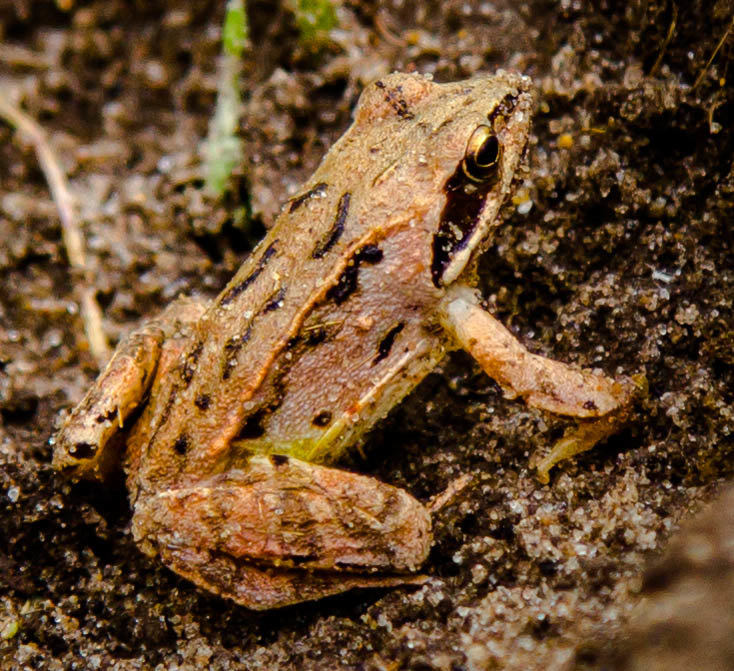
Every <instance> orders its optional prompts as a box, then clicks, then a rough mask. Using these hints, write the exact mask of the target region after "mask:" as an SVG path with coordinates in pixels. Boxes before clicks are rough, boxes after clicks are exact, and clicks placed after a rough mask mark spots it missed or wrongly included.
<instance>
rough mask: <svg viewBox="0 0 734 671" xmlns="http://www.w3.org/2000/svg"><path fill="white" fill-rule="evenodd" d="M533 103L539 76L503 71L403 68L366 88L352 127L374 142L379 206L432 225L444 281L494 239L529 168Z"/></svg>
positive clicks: (437, 271)
mask: <svg viewBox="0 0 734 671" xmlns="http://www.w3.org/2000/svg"><path fill="white" fill-rule="evenodd" d="M533 104H534V101H533V94H532V92H531V82H530V78H529V77H525V76H523V75H520V74H517V73H510V72H504V71H502V70H500V71H498V72H497V73H495V74H493V75H483V76H479V77H475V78H473V79H470V80H466V81H461V82H453V83H447V84H438V83H436V82H434V81H432V80H431V78H429V77H426V76H424V75H418V74H403V73H393V74H391V75H388V76H386V77H383V78H381V79H380V80H378V81H376V82H374V83H373V84H372V85H370V86H369V87H367V88H366V89H365V91H364V92H363V93H362V96H361V98H360V102H359V105H358V107H357V109H356V111H355V122H354V127H353V131H352V133H353V134H354V135H355V136H358V137H364V138H367V140H366V141H368V142H369V144H368V149H369V153H366V152H363V153H362V154H360V156H361V157H364V156H365V155H368V156H369V157H370V159H371V160H370V162H369V165H370V166H373V167H374V169H375V170H376V171H377V174H376V176H372V175H369V174H368V172H367V170H365V171H364V175H360V178H362V177H363V176H364V177H365V178H367V177H369V178H370V179H369V180H367V179H365V180H364V181H365V182H367V183H368V184H369V186H370V194H369V196H370V198H371V200H370V203H369V207H370V208H371V209H370V211H371V212H372V211H374V208H375V206H376V205H375V204H376V203H378V204H379V203H388V206H387V208H385V209H386V210H389V208H390V207H392V208H393V209H394V210H397V209H398V208H402V211H404V212H407V213H408V216H409V218H410V221H411V222H417V221H421V222H422V224H423V226H422V230H423V232H424V233H425V234H426V243H427V245H428V247H431V248H432V249H431V250H430V252H431V261H430V275H431V280H432V283H433V285H435V287H437V288H441V287H446V286H448V285H450V284H451V283H453V282H454V281H455V280H456V279H457V278H458V277H459V276H460V275H461V274H462V272H463V271H464V269H465V268H466V266H467V264H468V263H469V262H470V260H471V259H473V258H476V257H477V256H478V254H479V253H480V252H481V251H482V249H481V248H482V247H483V246H486V245H487V244H489V240H490V233H491V230H492V228H493V226H494V225H495V224H496V222H497V220H498V215H499V210H500V208H501V206H502V204H503V203H504V202H505V201H506V200H507V199H508V197H510V195H511V194H512V191H513V180H514V179H516V178H517V174H518V172H519V171H520V168H521V167H522V165H523V159H524V155H525V150H526V147H527V143H528V135H529V133H530V120H531V116H532V108H533ZM348 135H350V134H348ZM351 142H352V139H351V135H350V140H349V141H348V142H345V145H346V146H350V143H351ZM378 157H379V158H378ZM340 160H341V159H340ZM342 162H343V161H342ZM357 163H359V164H360V166H362V165H363V164H364V159H363V158H361V159H360V160H359V161H358V162H357ZM366 200H367V199H365V201H366ZM390 219H391V221H395V217H394V216H391V217H390ZM411 225H412V224H411Z"/></svg>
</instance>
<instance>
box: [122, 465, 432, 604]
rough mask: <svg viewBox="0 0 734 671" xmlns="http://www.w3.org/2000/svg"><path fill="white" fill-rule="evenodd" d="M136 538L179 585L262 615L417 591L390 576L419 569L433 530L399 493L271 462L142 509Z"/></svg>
mask: <svg viewBox="0 0 734 671" xmlns="http://www.w3.org/2000/svg"><path fill="white" fill-rule="evenodd" d="M133 534H134V537H135V539H136V541H137V542H138V543H140V545H141V548H142V549H143V551H145V552H147V553H148V554H151V555H154V554H158V555H160V557H161V559H162V560H163V562H164V563H166V564H167V565H168V566H169V567H170V568H171V569H173V570H174V571H176V572H177V573H179V574H180V575H182V576H184V577H186V578H188V579H189V580H191V581H193V582H195V583H196V584H198V585H200V586H202V587H205V588H206V589H208V590H210V591H213V592H215V593H218V594H221V595H222V596H226V597H228V598H231V599H233V600H235V601H237V602H238V603H240V604H242V605H245V606H247V607H249V608H255V609H264V608H276V607H279V606H285V605H288V604H292V603H297V602H300V601H307V600H310V599H318V598H321V597H324V596H328V595H330V594H336V593H339V592H343V591H345V590H348V589H352V588H354V587H368V586H387V585H395V584H401V583H406V582H415V580H416V577H413V578H411V577H410V576H406V575H403V576H400V575H397V574H399V573H401V572H407V571H412V570H415V569H417V568H418V567H419V566H420V565H421V563H422V562H423V561H424V560H425V558H426V555H427V554H428V550H429V547H430V543H431V522H430V516H429V514H428V512H427V511H426V509H425V508H424V507H423V506H422V505H421V504H420V503H419V502H418V501H416V500H415V499H414V498H412V497H411V496H410V495H409V494H408V493H407V492H405V491H403V490H401V489H398V488H396V487H392V486H390V485H387V484H385V483H382V482H379V481H378V480H375V479H373V478H369V477H366V476H363V475H356V474H354V473H349V472H347V471H341V470H338V469H334V468H328V467H325V466H320V465H315V464H310V463H308V462H304V461H300V460H297V459H290V458H287V457H283V456H278V455H276V456H270V457H266V456H253V457H252V458H251V459H250V460H249V462H248V463H247V466H246V467H245V468H243V469H238V470H233V471H230V472H228V473H222V474H220V475H216V476H213V477H211V478H209V479H207V480H204V481H202V482H200V483H197V484H196V485H195V486H191V487H185V488H180V489H172V490H169V491H165V492H161V493H160V494H158V495H155V496H152V497H150V498H147V499H144V500H142V501H139V502H138V503H137V504H136V506H135V515H134V518H133ZM378 572H379V573H378ZM380 573H382V575H381V574H380ZM385 574H387V575H385Z"/></svg>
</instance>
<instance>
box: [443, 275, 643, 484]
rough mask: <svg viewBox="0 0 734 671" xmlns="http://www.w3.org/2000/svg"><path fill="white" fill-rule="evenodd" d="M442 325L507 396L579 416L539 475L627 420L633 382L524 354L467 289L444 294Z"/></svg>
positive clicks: (635, 390)
mask: <svg viewBox="0 0 734 671" xmlns="http://www.w3.org/2000/svg"><path fill="white" fill-rule="evenodd" d="M439 316H440V319H441V323H442V325H443V326H444V328H446V329H447V330H448V331H449V332H450V333H451V334H452V335H453V336H454V338H455V339H456V340H457V342H458V343H459V344H460V345H461V346H462V347H463V348H464V349H466V350H467V351H468V352H469V353H470V354H471V355H472V356H473V357H474V358H475V359H476V360H477V361H478V363H479V364H480V365H481V366H482V368H483V369H484V370H485V372H486V373H487V374H488V375H489V376H490V377H492V378H493V379H494V380H495V381H496V382H497V383H498V384H499V385H500V387H502V389H503V390H504V392H505V394H506V395H508V396H509V397H511V398H515V397H517V396H520V397H522V398H523V399H524V400H525V402H526V403H528V405H531V406H533V407H535V408H539V409H542V410H548V411H550V412H554V413H558V414H562V415H570V416H572V417H576V418H579V420H580V421H579V422H578V425H577V426H576V427H573V428H572V429H570V430H568V431H566V434H565V435H564V437H563V438H562V439H561V440H560V441H558V443H556V444H555V445H554V446H553V448H552V450H551V452H550V454H548V455H547V456H546V457H544V458H543V459H541V460H539V461H538V462H537V463H536V468H537V470H538V477H539V479H540V480H541V481H542V482H548V472H549V471H550V469H551V468H552V467H553V466H554V465H555V464H556V463H558V462H559V461H561V460H563V459H566V458H568V457H571V456H573V455H575V454H578V453H579V452H584V451H586V450H589V449H591V448H592V447H593V446H594V445H595V444H596V443H598V442H599V441H600V440H603V439H604V438H606V437H608V436H610V435H612V434H614V433H615V432H616V431H618V430H619V428H620V427H621V426H622V424H624V422H625V421H626V420H627V418H628V415H629V414H630V409H631V406H632V402H633V400H634V398H635V396H636V395H637V393H638V391H639V389H638V386H639V385H638V384H637V382H638V381H637V380H636V381H635V382H633V381H632V380H627V379H622V380H613V379H611V378H608V377H606V376H604V375H598V374H596V373H593V372H591V371H588V370H578V369H575V368H572V367H571V366H569V365H567V364H565V363H561V362H560V361H554V360H552V359H547V358H545V357H542V356H539V355H537V354H532V353H531V352H528V351H527V349H525V347H523V345H522V344H521V343H520V342H518V340H517V339H516V338H515V337H514V336H513V335H512V334H511V333H510V332H509V331H508V330H507V329H506V328H505V327H504V326H503V325H502V324H501V323H500V322H499V321H498V320H497V319H495V318H494V317H493V316H492V315H491V314H489V313H488V312H487V311H486V310H484V309H483V308H482V306H481V303H480V298H479V296H478V295H477V293H476V292H475V291H474V290H473V289H470V288H468V287H466V286H460V285H459V286H454V287H452V288H450V289H449V290H448V291H447V294H446V296H445V297H444V299H443V301H442V303H441V306H440V311H439Z"/></svg>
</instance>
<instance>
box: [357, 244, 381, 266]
mask: <svg viewBox="0 0 734 671" xmlns="http://www.w3.org/2000/svg"><path fill="white" fill-rule="evenodd" d="M382 256H383V255H382V250H381V249H380V248H379V247H378V246H377V245H365V246H364V247H362V249H360V250H359V260H360V261H364V262H365V263H372V264H375V263H379V262H380V261H382Z"/></svg>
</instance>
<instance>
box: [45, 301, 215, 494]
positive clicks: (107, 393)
mask: <svg viewBox="0 0 734 671" xmlns="http://www.w3.org/2000/svg"><path fill="white" fill-rule="evenodd" d="M204 308H205V306H204V304H203V303H201V302H199V301H196V300H194V299H191V298H179V299H178V300H176V301H174V302H173V303H171V305H169V306H168V307H167V308H166V309H165V310H164V311H163V312H162V313H161V314H160V315H159V316H158V317H157V318H155V319H153V320H151V321H149V322H148V323H146V324H144V325H143V326H142V327H141V328H140V329H138V330H136V331H133V332H132V333H131V334H130V335H128V336H127V337H126V338H125V339H124V340H122V341H121V342H120V343H119V344H118V346H117V348H116V349H115V351H114V352H113V354H112V358H111V359H110V361H109V363H108V364H107V366H106V367H105V369H104V370H103V371H102V372H101V373H100V375H99V377H98V378H97V379H96V380H95V382H94V384H93V385H92V387H91V388H90V389H89V391H88V392H87V394H86V396H85V397H84V399H82V401H81V403H79V404H78V405H77V406H76V407H75V408H74V409H73V410H72V412H71V413H70V414H69V416H68V417H67V418H66V421H65V422H64V425H63V427H62V428H61V430H60V431H59V433H58V434H57V436H56V437H55V439H54V458H53V466H54V468H55V469H57V470H61V471H64V472H65V473H67V474H69V475H72V476H73V477H75V478H84V479H89V480H103V479H104V478H105V476H106V474H107V471H108V470H109V469H110V468H112V467H113V466H114V464H115V462H117V461H119V452H121V451H122V450H123V449H124V443H123V441H121V440H118V439H117V438H118V437H119V435H120V433H121V431H122V430H123V428H125V427H126V426H128V424H129V418H130V416H131V415H133V414H134V412H135V410H136V409H137V408H138V407H140V405H141V404H142V403H143V402H144V401H145V399H146V398H147V395H148V393H149V391H150V388H151V385H152V384H153V380H154V379H156V376H157V377H158V378H160V377H161V376H162V375H164V374H165V370H167V369H168V368H169V367H170V366H171V365H173V364H174V363H175V362H176V361H177V359H178V356H179V354H180V352H181V350H182V348H183V347H184V346H185V344H186V342H188V332H187V331H188V328H189V327H190V326H191V325H192V324H193V323H195V322H196V320H197V319H198V318H199V317H200V316H201V314H202V312H203V311H204Z"/></svg>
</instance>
